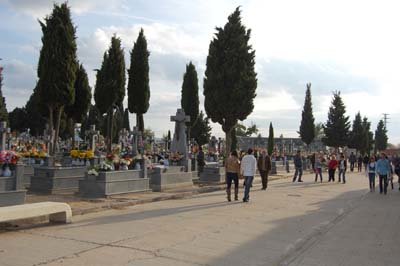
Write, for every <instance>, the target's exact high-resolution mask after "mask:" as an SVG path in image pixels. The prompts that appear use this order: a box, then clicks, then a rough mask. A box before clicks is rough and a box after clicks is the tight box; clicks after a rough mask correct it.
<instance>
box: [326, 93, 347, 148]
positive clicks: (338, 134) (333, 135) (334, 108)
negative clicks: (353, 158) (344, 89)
mask: <svg viewBox="0 0 400 266" xmlns="http://www.w3.org/2000/svg"><path fill="white" fill-rule="evenodd" d="M345 114H346V107H345V105H344V103H343V100H342V97H341V96H340V92H334V93H333V99H332V104H331V106H330V108H329V113H328V120H327V122H326V124H325V125H324V133H325V137H324V138H322V141H323V142H324V143H325V145H327V146H330V147H335V148H338V147H344V146H346V145H347V144H348V138H349V129H350V122H349V117H348V116H346V115H345Z"/></svg>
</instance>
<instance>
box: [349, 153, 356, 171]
mask: <svg viewBox="0 0 400 266" xmlns="http://www.w3.org/2000/svg"><path fill="white" fill-rule="evenodd" d="M356 161H357V157H356V156H355V155H354V152H351V154H350V157H349V162H350V171H352V172H353V171H354V164H355V163H356Z"/></svg>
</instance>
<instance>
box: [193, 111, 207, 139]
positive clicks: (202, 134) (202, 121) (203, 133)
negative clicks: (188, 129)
mask: <svg viewBox="0 0 400 266" xmlns="http://www.w3.org/2000/svg"><path fill="white" fill-rule="evenodd" d="M210 137H211V127H210V122H209V118H207V117H204V113H203V111H201V112H200V114H199V116H198V118H197V120H196V122H195V123H194V125H193V126H192V138H194V139H195V140H196V142H197V144H199V145H204V144H206V143H208V141H209V140H210Z"/></svg>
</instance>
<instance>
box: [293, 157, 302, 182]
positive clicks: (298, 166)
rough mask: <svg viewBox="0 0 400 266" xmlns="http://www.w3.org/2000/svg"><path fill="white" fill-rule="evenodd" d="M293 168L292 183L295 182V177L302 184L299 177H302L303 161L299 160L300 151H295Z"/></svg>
mask: <svg viewBox="0 0 400 266" xmlns="http://www.w3.org/2000/svg"><path fill="white" fill-rule="evenodd" d="M293 163H294V167H295V168H296V170H295V172H294V176H293V182H296V179H297V176H298V177H299V179H298V182H303V180H301V177H302V176H303V160H302V159H301V154H300V151H297V153H296V155H295V156H294V159H293Z"/></svg>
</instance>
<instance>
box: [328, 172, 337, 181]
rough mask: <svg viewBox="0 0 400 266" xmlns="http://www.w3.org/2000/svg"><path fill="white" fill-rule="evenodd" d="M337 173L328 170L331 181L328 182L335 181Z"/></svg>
mask: <svg viewBox="0 0 400 266" xmlns="http://www.w3.org/2000/svg"><path fill="white" fill-rule="evenodd" d="M335 171H336V169H328V174H329V179H328V181H329V182H330V181H335Z"/></svg>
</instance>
